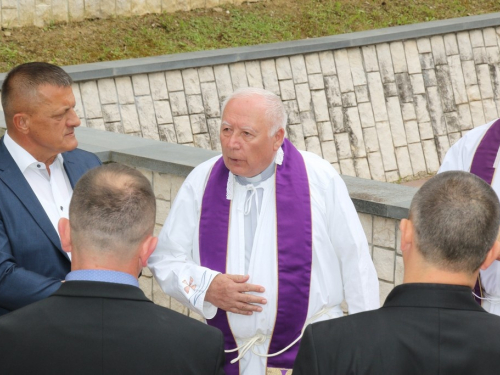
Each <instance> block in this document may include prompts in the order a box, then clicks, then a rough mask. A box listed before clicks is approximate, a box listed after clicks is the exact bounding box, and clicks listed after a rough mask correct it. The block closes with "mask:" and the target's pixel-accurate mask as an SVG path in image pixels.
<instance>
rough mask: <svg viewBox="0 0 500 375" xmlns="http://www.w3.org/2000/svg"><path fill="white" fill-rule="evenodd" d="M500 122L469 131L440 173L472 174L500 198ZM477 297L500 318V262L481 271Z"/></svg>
mask: <svg viewBox="0 0 500 375" xmlns="http://www.w3.org/2000/svg"><path fill="white" fill-rule="evenodd" d="M499 162H500V119H498V120H495V121H491V122H489V123H487V124H485V125H482V126H479V127H477V128H475V129H473V130H471V131H469V132H468V133H467V134H466V135H465V136H463V137H462V138H461V139H459V140H458V141H457V142H456V143H455V144H454V145H453V146H452V147H451V148H450V149H449V150H448V152H447V153H446V156H445V158H444V160H443V164H442V165H441V167H440V168H439V172H438V173H441V172H445V171H451V170H459V171H466V172H470V173H473V174H475V175H477V176H479V177H481V178H482V179H483V180H485V181H486V182H487V183H488V184H490V185H491V187H492V188H493V190H495V192H496V193H497V195H498V196H499V197H500V174H496V170H497V168H498V166H499ZM474 297H475V298H476V300H477V301H478V302H479V303H481V306H482V307H483V308H484V309H485V310H486V311H488V312H490V313H493V314H496V315H500V261H498V260H496V261H494V262H493V263H492V265H491V266H490V267H489V268H488V269H486V270H481V271H480V278H479V280H478V283H477V284H476V288H474Z"/></svg>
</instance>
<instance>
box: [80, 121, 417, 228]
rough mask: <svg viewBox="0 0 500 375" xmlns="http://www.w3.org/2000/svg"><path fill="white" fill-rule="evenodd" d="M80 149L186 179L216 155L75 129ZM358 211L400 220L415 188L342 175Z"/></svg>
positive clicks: (135, 138)
mask: <svg viewBox="0 0 500 375" xmlns="http://www.w3.org/2000/svg"><path fill="white" fill-rule="evenodd" d="M77 137H78V141H79V147H80V148H81V149H84V150H87V151H90V152H93V153H95V154H97V155H98V156H99V158H100V159H101V161H102V162H117V163H125V164H128V165H132V166H135V167H139V168H145V169H149V170H152V171H154V172H160V173H171V174H175V175H178V176H183V177H185V176H187V175H188V174H189V172H191V171H192V170H193V168H194V167H196V166H197V165H198V164H200V163H202V162H204V161H205V160H208V159H210V158H212V157H214V156H216V155H220V153H219V152H215V151H210V150H205V149H201V148H194V147H188V146H181V145H177V144H172V143H166V142H160V141H154V140H150V139H143V138H138V137H131V136H129V135H124V134H117V133H111V132H105V131H102V130H97V129H90V128H83V127H79V128H77ZM342 178H343V179H344V181H345V183H346V185H347V189H348V190H349V195H350V196H351V198H352V200H353V202H354V206H355V207H356V210H357V211H358V212H362V213H367V214H372V215H377V216H382V217H388V218H393V219H403V218H406V217H408V209H409V207H410V202H411V199H412V198H413V195H414V194H415V192H416V191H417V190H418V189H416V188H412V187H408V186H402V185H395V184H390V183H386V182H378V181H372V180H366V179H362V178H357V177H349V176H342Z"/></svg>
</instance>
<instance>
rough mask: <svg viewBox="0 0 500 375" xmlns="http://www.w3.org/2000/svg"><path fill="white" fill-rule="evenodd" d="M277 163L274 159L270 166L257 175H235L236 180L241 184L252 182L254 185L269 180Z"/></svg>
mask: <svg viewBox="0 0 500 375" xmlns="http://www.w3.org/2000/svg"><path fill="white" fill-rule="evenodd" d="M275 165H276V163H275V162H274V160H273V161H272V163H271V164H269V166H268V167H267V168H266V169H264V170H263V171H262V172H261V173H259V174H258V175H257V176H253V177H243V176H237V175H235V177H236V181H238V183H239V184H240V185H243V186H245V185H248V184H252V185H254V186H257V185H258V184H260V183H261V182H262V181H265V180H267V179H268V178H269V177H271V176H272V175H273V174H274V169H275V168H274V167H275Z"/></svg>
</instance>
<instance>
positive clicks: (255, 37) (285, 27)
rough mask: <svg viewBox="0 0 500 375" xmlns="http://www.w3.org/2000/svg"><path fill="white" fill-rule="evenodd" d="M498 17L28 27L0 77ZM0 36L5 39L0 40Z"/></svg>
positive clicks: (394, 6)
mask: <svg viewBox="0 0 500 375" xmlns="http://www.w3.org/2000/svg"><path fill="white" fill-rule="evenodd" d="M499 11H500V1H498V0H404V1H403V0H376V1H374V0H339V1H332V0H267V1H264V2H260V3H249V4H243V5H241V6H240V7H233V6H230V7H225V8H219V9H218V11H215V10H195V11H191V12H178V13H173V14H169V13H165V14H161V15H147V16H142V17H131V18H113V19H109V20H89V21H84V22H81V23H75V24H61V25H50V26H47V27H45V28H44V29H38V28H34V27H26V28H21V29H14V30H10V31H8V32H7V33H3V35H2V36H1V37H0V71H7V70H9V69H10V68H11V67H13V66H14V65H16V64H19V63H22V62H27V61H33V60H44V61H49V62H53V63H56V64H59V65H72V64H81V63H89V62H95V61H107V60H117V59H126V58H135V57H144V56H154V55H163V54H172V53H179V52H189V51H197V50H207V49H217V48H225V47H235V46H242V45H255V44H262V43H272V42H278V41H285V40H294V39H305V38H313V37H318V36H325V35H334V34H342V33H349V32H354V31H361V30H368V29H377V28H383V27H390V26H395V25H404V24H410V23H417V22H425V21H432V20H437V19H448V18H455V17H464V16H468V15H476V14H484V13H491V12H499ZM0 34H2V33H0Z"/></svg>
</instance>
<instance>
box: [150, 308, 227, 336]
mask: <svg viewBox="0 0 500 375" xmlns="http://www.w3.org/2000/svg"><path fill="white" fill-rule="evenodd" d="M151 307H152V308H153V309H154V310H155V313H156V314H158V315H159V316H164V317H165V318H168V320H169V323H168V326H169V328H172V325H175V327H177V329H179V330H186V329H188V330H189V332H198V333H199V334H200V335H202V336H206V335H211V336H213V337H218V336H219V335H220V334H222V333H221V332H220V331H219V330H218V329H217V328H214V327H211V326H209V325H208V324H205V323H202V322H200V321H198V320H196V319H194V318H191V317H188V316H186V315H183V314H181V313H178V312H177V311H174V310H171V309H168V308H166V307H162V306H158V305H152V306H151Z"/></svg>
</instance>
